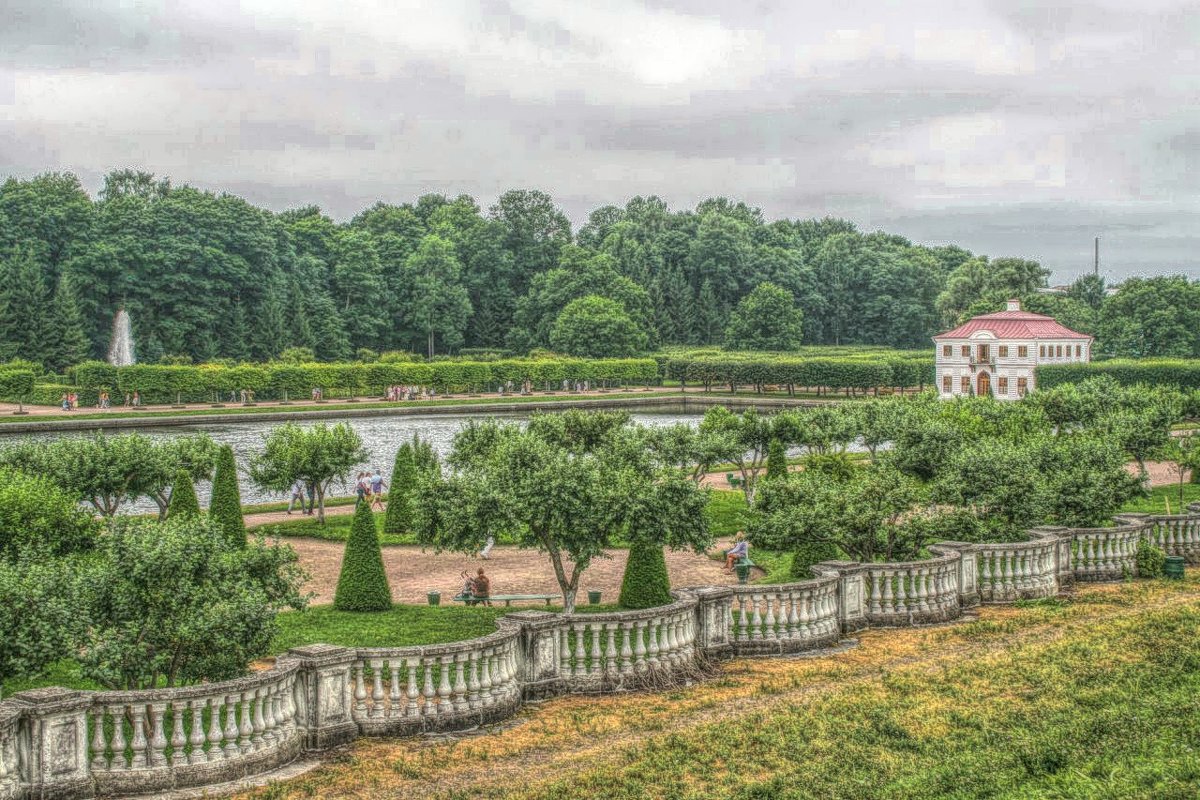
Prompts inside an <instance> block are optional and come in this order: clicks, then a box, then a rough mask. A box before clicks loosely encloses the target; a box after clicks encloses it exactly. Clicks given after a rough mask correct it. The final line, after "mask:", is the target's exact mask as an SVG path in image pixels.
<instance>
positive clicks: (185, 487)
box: [167, 469, 200, 519]
mask: <svg viewBox="0 0 1200 800" xmlns="http://www.w3.org/2000/svg"><path fill="white" fill-rule="evenodd" d="M198 516H200V501H199V500H197V499H196V487H195V486H193V485H192V476H191V475H189V474H188V473H187V470H182V469H181V470H179V472H178V473H176V475H175V483H174V484H172V486H171V502H169V503H167V519H180V518H181V517H198Z"/></svg>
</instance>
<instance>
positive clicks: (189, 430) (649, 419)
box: [0, 412, 701, 513]
mask: <svg viewBox="0 0 1200 800" xmlns="http://www.w3.org/2000/svg"><path fill="white" fill-rule="evenodd" d="M481 418H493V419H502V420H506V421H523V420H526V419H528V418H529V415H528V414H520V413H513V414H494V415H488V416H487V417H483V416H481V415H479V414H456V415H443V414H439V415H430V416H425V417H422V416H396V417H346V418H342V419H328V418H327V419H324V420H320V421H319V422H324V423H326V424H330V425H332V424H335V423H337V422H346V423H349V424H350V426H351V427H352V428H354V430H355V431H356V432H357V433H358V435H359V436H360V437H362V441H363V446H364V447H365V448H366V450H367V452H368V453H369V456H368V458H367V460H366V461H365V462H363V464H362V466H361V469H362V470H367V469H369V470H372V471H373V470H374V469H375V468H376V467H378V468H379V469H380V470H381V471H382V472H383V475H384V479H385V480H387V479H388V477H389V473H390V472H391V470H392V461H393V460H394V459H395V457H396V451H397V450H398V449H399V448H400V445H401V444H403V443H404V442H406V441H409V440H411V439H412V437H413V434H419V435H420V436H421V438H422V439H424V440H426V441H428V442H429V443H430V444H431V445H432V446H433V449H434V450H436V451H437V453H438V455H440V456H442V457H443V458H444V457H445V456H446V455H447V454H448V453H449V452H450V447H451V444H452V443H453V440H454V435H455V434H456V433H458V431H459V430H461V429H462V428H463V427H465V426H466V425H467V423H468V422H469V421H470V420H472V419H476V420H478V419H481ZM632 418H633V421H634V422H636V423H640V424H642V425H651V426H662V425H674V424H676V423H679V422H686V423H688V424H690V425H696V424H698V423H699V421H700V419H701V415H700V414H678V413H665V412H664V413H654V412H638V413H634V414H632ZM280 424H281V423H278V422H245V423H242V422H239V423H236V424H223V425H222V424H203V423H197V424H195V425H180V426H171V427H162V428H141V429H139V430H138V433H141V434H143V435H145V436H148V437H151V438H155V439H169V438H171V437H174V436H185V435H188V434H193V433H207V434H208V435H209V436H211V437H212V438H213V440H214V441H216V442H218V443H221V444H228V445H230V446H231V447H232V448H233V454H234V456H235V458H236V459H237V462H238V467H239V469H240V471H241V475H240V478H239V484H240V486H241V492H242V503H244V504H247V505H249V504H252V503H270V502H276V501H280V500H287V499H288V498H287V496H286V495H281V494H279V493H276V492H266V491H263V490H261V489H259V488H258V487H257V486H254V485H253V484H252V483H250V480H249V479H248V478H247V477H246V475H245V468H246V465H247V463H248V462H249V460H250V456H251V455H252V454H253V453H255V452H258V451H260V450H262V447H263V440H264V439H265V438H266V436H267V434H268V433H270V431H271V429H272V428H274V427H276V426H278V425H280ZM298 424H300V425H301V426H303V427H311V426H313V425H316V424H318V421H313V422H300V423H298ZM90 435H91V434H90V433H86V432H71V433H37V434H27V435H25V436H15V435H8V436H4V435H0V446H3V445H4V444H5V443H6V442H11V441H15V440H17V439H19V438H29V439H53V438H58V437H61V436H90ZM357 471H358V470H355V472H357ZM352 477H353V476H352V475H347V476H346V478H347V483H346V485H345V487H342V486H339V485H338V483H337V482H336V481H335V482H334V485H333V487H331V494H333V495H346V494H352V493H353V488H352V487H353V482H352V480H351V479H352ZM210 490H211V485H210V484H209V483H208V482H203V483H200V484H198V485H197V486H196V494H197V495H198V496H199V498H200V503H201V505H202V506H203V507H204V508H207V507H208V498H209V493H210ZM123 510H124V511H125V512H127V513H150V512H155V511H157V507H156V506H155V505H154V503H153V502H151V501H150V500H148V499H142V500H139V501H138V502H136V503H134V504H132V505H128V506H124V507H123Z"/></svg>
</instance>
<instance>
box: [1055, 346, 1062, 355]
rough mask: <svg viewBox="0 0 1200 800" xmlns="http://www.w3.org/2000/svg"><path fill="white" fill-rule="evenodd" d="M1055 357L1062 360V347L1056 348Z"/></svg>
mask: <svg viewBox="0 0 1200 800" xmlns="http://www.w3.org/2000/svg"><path fill="white" fill-rule="evenodd" d="M1054 357H1055V358H1062V345H1061V344H1060V345H1056V346H1055V348H1054Z"/></svg>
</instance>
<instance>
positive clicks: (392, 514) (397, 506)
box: [383, 442, 417, 533]
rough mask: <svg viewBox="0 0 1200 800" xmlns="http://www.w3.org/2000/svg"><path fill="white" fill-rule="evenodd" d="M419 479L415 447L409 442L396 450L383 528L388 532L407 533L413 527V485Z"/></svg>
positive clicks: (389, 480) (389, 481) (389, 479)
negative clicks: (414, 452)
mask: <svg viewBox="0 0 1200 800" xmlns="http://www.w3.org/2000/svg"><path fill="white" fill-rule="evenodd" d="M416 480H417V464H416V459H415V458H414V457H413V448H412V445H410V444H409V443H408V442H405V443H404V444H402V445H400V449H399V450H397V451H396V462H395V463H394V464H393V465H392V474H391V477H389V478H388V500H387V515H386V516H385V517H384V518H383V529H384V530H385V531H386V532H388V533H405V532H407V531H409V530H410V529H411V528H412V517H413V501H412V491H413V485H414V484H415V483H416Z"/></svg>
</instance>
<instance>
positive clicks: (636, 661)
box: [633, 620, 646, 672]
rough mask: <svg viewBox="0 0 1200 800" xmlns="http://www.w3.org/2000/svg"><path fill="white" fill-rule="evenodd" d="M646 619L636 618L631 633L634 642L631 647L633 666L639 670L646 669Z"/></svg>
mask: <svg viewBox="0 0 1200 800" xmlns="http://www.w3.org/2000/svg"><path fill="white" fill-rule="evenodd" d="M645 632H646V621H645V620H637V621H635V622H634V623H633V633H634V636H635V638H636V643H635V644H634V647H633V667H634V669H636V670H638V671H639V672H641V671H644V670H645V669H646V641H645Z"/></svg>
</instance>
